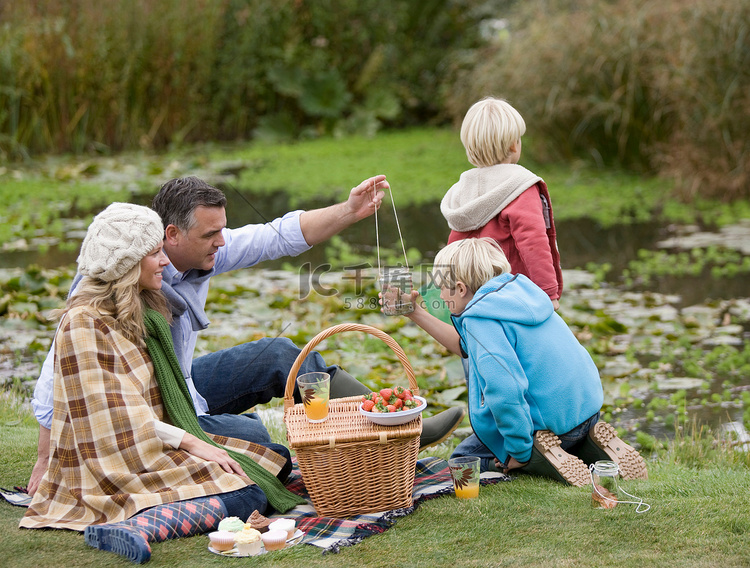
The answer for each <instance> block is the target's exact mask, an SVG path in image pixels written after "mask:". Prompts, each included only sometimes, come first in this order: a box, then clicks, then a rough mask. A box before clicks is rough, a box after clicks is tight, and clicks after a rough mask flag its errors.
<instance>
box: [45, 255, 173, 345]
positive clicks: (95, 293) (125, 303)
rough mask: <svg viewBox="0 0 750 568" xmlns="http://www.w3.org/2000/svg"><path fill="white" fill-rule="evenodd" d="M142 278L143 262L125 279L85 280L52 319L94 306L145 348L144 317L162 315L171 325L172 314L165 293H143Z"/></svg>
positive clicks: (127, 335)
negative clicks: (149, 310)
mask: <svg viewBox="0 0 750 568" xmlns="http://www.w3.org/2000/svg"><path fill="white" fill-rule="evenodd" d="M140 276H141V264H140V262H139V263H138V264H136V265H135V266H134V267H133V268H131V269H130V270H129V271H128V272H126V273H125V274H124V275H123V276H122V277H120V278H118V279H117V280H113V281H111V282H104V281H103V280H99V279H98V278H92V277H91V276H84V277H83V278H81V281H80V282H79V283H78V286H77V287H76V289H75V293H74V294H73V295H71V296H69V297H68V301H67V302H66V305H65V308H64V309H62V310H56V311H55V312H53V313H52V316H53V317H62V316H64V315H65V314H66V313H67V312H68V311H69V310H70V309H71V308H74V307H77V306H91V307H92V308H94V309H95V310H97V311H98V312H99V313H101V314H103V315H108V316H111V317H112V318H114V320H115V324H114V327H115V329H117V331H119V332H120V333H122V334H123V335H124V336H125V337H127V338H128V339H129V340H130V341H132V342H133V343H135V344H136V345H140V346H142V347H144V346H145V344H146V343H145V337H146V327H145V324H144V322H143V314H144V312H145V310H146V308H152V309H154V310H156V311H158V312H159V313H161V314H162V315H163V316H164V317H165V318H167V321H171V319H172V314H171V312H170V310H169V308H168V306H167V300H166V298H165V297H164V294H163V293H162V291H161V290H141V289H140V287H139V285H138V279H139V278H140Z"/></svg>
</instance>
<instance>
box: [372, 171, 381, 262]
mask: <svg viewBox="0 0 750 568" xmlns="http://www.w3.org/2000/svg"><path fill="white" fill-rule="evenodd" d="M377 193H378V186H377V184H373V188H372V198H373V199H375V196H376V195H377ZM375 248H376V249H377V251H378V274H380V234H379V231H378V208H377V207H376V208H375Z"/></svg>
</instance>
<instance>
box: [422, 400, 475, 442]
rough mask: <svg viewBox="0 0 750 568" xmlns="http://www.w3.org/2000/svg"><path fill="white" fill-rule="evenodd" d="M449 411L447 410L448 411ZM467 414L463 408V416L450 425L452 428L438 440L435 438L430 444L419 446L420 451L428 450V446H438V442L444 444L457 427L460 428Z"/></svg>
mask: <svg viewBox="0 0 750 568" xmlns="http://www.w3.org/2000/svg"><path fill="white" fill-rule="evenodd" d="M446 412H447V411H446ZM465 416H466V411H464V410H463V409H462V410H461V416H460V417H459V418H458V420H456V421H455V422H454V423H453V425H452V426H451V427H450V429H449V430H448V431H447V432H446V433H445V434H444V435H443V436H442V437H441V438H440V439H438V440H435V441H434V442H430V443H429V444H425V445H424V446H422V445H420V446H419V451H420V452H421V451H422V450H426V449H427V448H431V447H432V446H437V445H438V444H442V443H443V442H445V441H446V440H447V439H448V438H450V435H451V434H453V432H455V430H456V428H458V427H459V426H460V425H461V422H463V421H464V417H465Z"/></svg>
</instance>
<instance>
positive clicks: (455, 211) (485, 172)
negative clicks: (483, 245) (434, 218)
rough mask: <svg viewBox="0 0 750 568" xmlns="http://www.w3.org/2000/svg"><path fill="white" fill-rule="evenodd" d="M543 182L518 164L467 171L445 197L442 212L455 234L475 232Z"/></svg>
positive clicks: (441, 206)
mask: <svg viewBox="0 0 750 568" xmlns="http://www.w3.org/2000/svg"><path fill="white" fill-rule="evenodd" d="M539 181H542V178H540V177H539V176H537V175H535V174H533V173H532V172H530V171H529V170H527V169H526V168H524V167H523V166H519V165H518V164H497V165H495V166H490V167H488V168H474V169H471V170H467V171H465V172H464V173H462V174H461V177H460V178H459V180H458V182H456V183H455V184H454V185H453V187H451V188H450V189H449V190H448V192H447V193H446V194H445V197H443V200H442V201H441V203H440V211H441V212H442V214H443V217H445V220H446V221H448V226H449V227H450V228H451V229H452V230H454V231H460V232H466V231H473V230H474V229H478V228H480V227H483V226H484V225H486V224H487V222H488V221H490V219H492V218H493V217H495V216H497V214H498V213H500V211H502V210H503V209H504V208H505V207H506V206H507V205H508V204H509V203H511V202H512V201H513V200H514V199H516V198H517V197H518V196H519V195H521V194H522V193H523V192H524V191H526V190H527V189H528V188H530V187H531V186H532V185H534V184H535V183H537V182H539Z"/></svg>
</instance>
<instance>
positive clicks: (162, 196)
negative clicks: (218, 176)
mask: <svg viewBox="0 0 750 568" xmlns="http://www.w3.org/2000/svg"><path fill="white" fill-rule="evenodd" d="M199 205H203V206H204V207H226V206H227V198H226V196H225V195H224V192H222V191H221V190H220V189H217V188H215V187H214V186H212V185H209V184H207V183H206V182H205V181H203V180H202V179H200V178H197V177H195V176H190V177H184V178H178V179H171V180H169V181H168V182H167V183H165V184H164V185H162V186H161V189H160V190H159V193H157V194H156V197H154V200H153V201H152V202H151V209H153V210H154V211H156V212H157V213H158V214H159V217H161V220H162V222H163V223H164V227H166V226H167V225H174V226H175V227H177V228H178V229H180V230H181V231H188V230H189V229H190V228H191V227H192V226H193V223H195V216H194V215H193V212H194V211H195V209H196V208H197V207H198V206H199Z"/></svg>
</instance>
